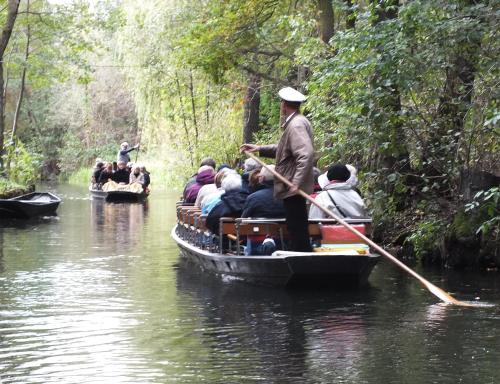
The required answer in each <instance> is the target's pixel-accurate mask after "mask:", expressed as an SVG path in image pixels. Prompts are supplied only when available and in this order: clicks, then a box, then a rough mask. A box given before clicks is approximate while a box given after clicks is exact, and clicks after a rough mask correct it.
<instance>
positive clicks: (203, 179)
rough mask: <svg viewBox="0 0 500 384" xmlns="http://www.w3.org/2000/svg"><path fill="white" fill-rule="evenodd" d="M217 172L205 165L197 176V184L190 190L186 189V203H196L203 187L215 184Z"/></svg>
mask: <svg viewBox="0 0 500 384" xmlns="http://www.w3.org/2000/svg"><path fill="white" fill-rule="evenodd" d="M214 176H215V171H214V169H213V168H212V167H210V166H208V165H204V166H202V167H200V169H198V174H197V175H196V182H195V183H194V184H192V185H191V186H190V187H189V188H188V189H186V194H185V195H184V202H185V203H194V202H195V201H196V198H197V197H198V192H199V191H200V189H201V187H203V186H204V185H206V184H213V182H214Z"/></svg>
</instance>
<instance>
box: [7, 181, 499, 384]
mask: <svg viewBox="0 0 500 384" xmlns="http://www.w3.org/2000/svg"><path fill="white" fill-rule="evenodd" d="M56 192H57V193H58V194H59V195H60V196H61V197H62V199H63V203H62V204H61V206H60V208H59V216H58V217H57V218H50V219H41V220H35V221H29V222H22V221H18V222H15V221H9V222H5V221H4V222H1V223H0V382H1V383H202V382H206V383H252V382H262V383H458V382H460V383H475V384H482V383H500V296H499V294H500V284H499V281H500V276H499V275H498V274H458V273H454V274H453V273H448V274H441V273H435V272H432V271H422V272H421V273H423V274H424V275H425V276H426V277H427V278H429V279H430V280H431V281H432V282H434V283H435V284H437V285H439V286H441V287H443V288H444V289H445V290H448V291H450V292H454V293H455V294H456V295H457V296H458V297H459V298H460V299H465V300H471V299H474V298H476V297H480V299H481V300H482V301H487V302H490V303H495V304H498V305H497V306H496V307H493V308H482V309H465V308H456V307H449V306H443V305H440V304H437V302H436V299H435V298H434V297H433V296H432V295H430V294H429V293H428V292H427V291H425V290H423V289H422V288H421V287H420V286H419V285H418V284H417V283H416V282H415V281H414V280H413V279H411V278H409V277H408V276H406V275H405V274H403V273H400V272H399V271H397V270H396V268H395V267H393V266H392V265H389V264H386V263H382V264H380V265H378V266H377V267H376V269H375V271H374V273H373V274H372V276H371V278H370V286H369V287H368V288H367V289H363V290H358V291H346V292H338V291H334V290H322V291H318V290H316V291H315V290H309V291H308V290H293V291H290V290H284V289H271V288H258V287H252V286H247V285H243V284H241V283H234V282H233V283H231V282H223V281H221V280H220V279H217V278H213V277H212V276H206V275H204V274H203V273H201V272H200V271H198V270H196V269H192V268H191V269H186V268H185V267H178V266H177V265H178V250H177V247H176V245H175V243H174V242H173V241H172V240H171V239H170V235H169V232H170V229H171V228H172V226H173V225H174V221H175V206H174V203H175V199H176V197H177V195H176V194H161V193H155V195H154V196H152V198H151V199H150V201H149V202H148V203H147V204H146V205H138V204H129V205H124V204H106V203H103V202H95V201H90V200H89V199H88V196H87V192H86V191H85V189H84V188H80V187H71V186H59V187H57V188H56Z"/></svg>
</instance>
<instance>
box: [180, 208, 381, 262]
mask: <svg viewBox="0 0 500 384" xmlns="http://www.w3.org/2000/svg"><path fill="white" fill-rule="evenodd" d="M177 218H178V220H179V224H181V225H182V226H183V227H184V229H185V233H186V234H187V238H188V240H189V241H191V242H194V243H195V244H196V245H197V246H200V247H202V248H204V247H206V245H207V244H209V247H210V248H212V244H213V241H212V240H210V237H211V236H212V237H213V235H214V234H212V233H210V231H209V230H208V229H207V227H206V224H205V220H206V215H202V213H201V210H200V208H199V207H196V206H194V205H193V204H189V205H187V204H177ZM346 222H348V223H349V224H353V225H355V224H364V225H365V233H366V235H367V236H369V235H370V232H371V223H372V220H371V219H369V218H366V219H346ZM335 224H337V221H336V220H335V219H314V220H309V235H310V236H311V237H312V238H316V239H320V240H321V237H322V226H324V225H335ZM218 235H219V236H218V237H219V239H218V240H219V241H218V245H219V250H218V251H219V252H221V253H223V252H224V238H227V239H228V241H229V248H230V249H231V248H232V247H231V245H232V243H235V244H236V254H237V255H239V254H240V247H239V245H240V242H241V238H242V237H246V236H252V235H268V236H271V237H275V238H279V239H280V241H281V244H283V246H285V245H286V242H285V239H286V238H287V237H288V229H287V226H286V220H285V219H284V218H237V219H235V218H232V217H222V218H220V225H219V234H218ZM204 240H205V241H204ZM209 240H210V241H209ZM356 242H357V243H362V241H356ZM322 243H324V242H323V241H322ZM326 243H328V242H326Z"/></svg>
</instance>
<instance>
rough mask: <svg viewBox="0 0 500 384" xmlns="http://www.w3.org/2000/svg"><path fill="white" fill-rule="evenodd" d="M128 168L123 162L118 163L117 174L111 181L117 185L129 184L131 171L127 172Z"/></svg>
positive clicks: (114, 174)
mask: <svg viewBox="0 0 500 384" xmlns="http://www.w3.org/2000/svg"><path fill="white" fill-rule="evenodd" d="M126 167H127V164H125V163H124V162H123V161H120V162H118V169H117V170H116V172H115V173H113V177H112V178H111V180H113V181H114V182H115V183H124V184H128V182H129V179H130V173H129V171H127V168H126Z"/></svg>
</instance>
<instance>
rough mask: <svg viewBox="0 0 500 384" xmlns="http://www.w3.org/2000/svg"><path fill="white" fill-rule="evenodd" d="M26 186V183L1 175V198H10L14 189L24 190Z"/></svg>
mask: <svg viewBox="0 0 500 384" xmlns="http://www.w3.org/2000/svg"><path fill="white" fill-rule="evenodd" d="M25 188H26V186H25V185H21V184H18V183H16V182H13V181H11V180H9V179H7V178H5V177H2V176H0V198H9V197H11V196H10V193H11V192H12V191H22V190H24V189H25Z"/></svg>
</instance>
